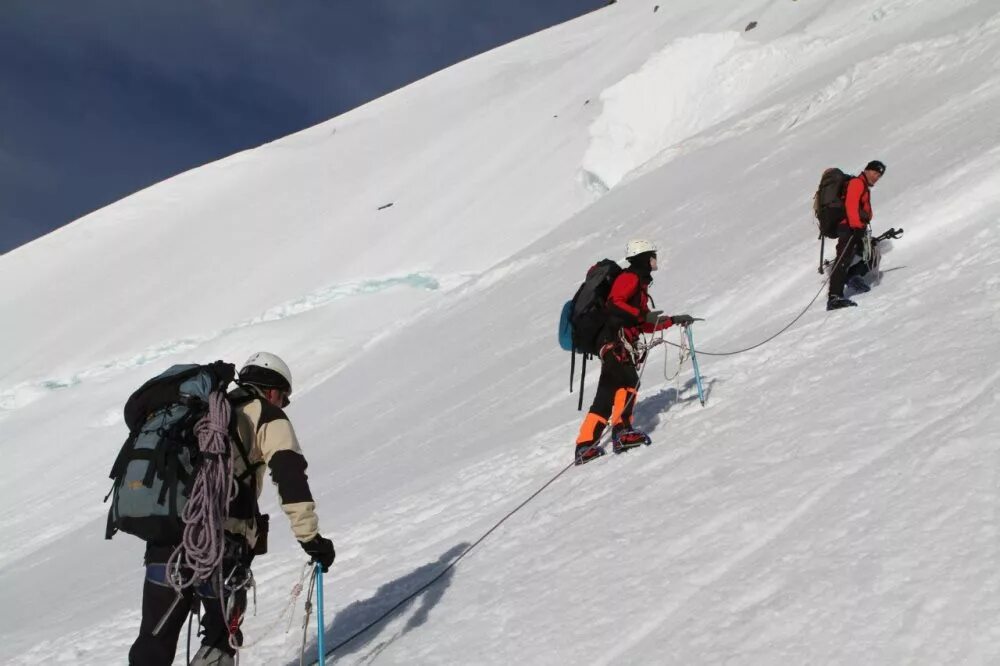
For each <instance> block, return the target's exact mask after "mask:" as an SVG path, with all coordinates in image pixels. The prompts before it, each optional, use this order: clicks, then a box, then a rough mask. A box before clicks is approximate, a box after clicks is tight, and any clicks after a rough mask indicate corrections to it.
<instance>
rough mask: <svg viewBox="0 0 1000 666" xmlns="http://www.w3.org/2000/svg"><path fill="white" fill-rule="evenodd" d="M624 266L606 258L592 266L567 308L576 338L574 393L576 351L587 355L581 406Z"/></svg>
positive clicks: (573, 346) (572, 337) (571, 335)
mask: <svg viewBox="0 0 1000 666" xmlns="http://www.w3.org/2000/svg"><path fill="white" fill-rule="evenodd" d="M621 272H622V268H621V266H619V265H618V262H616V261H612V260H611V259H602V260H600V261H598V262H597V263H596V264H594V265H593V266H591V267H590V270H588V271H587V277H586V279H585V280H584V281H583V284H581V285H580V288H579V289H577V290H576V294H575V295H574V296H573V300H571V301H569V302H568V303H566V306H565V307H564V313H565V318H566V319H567V320H568V329H569V330H568V334H569V339H570V340H571V341H572V344H571V349H570V351H571V352H572V356H571V357H570V370H569V390H570V393H572V392H573V373H574V370H575V366H576V354H577V353H580V354H582V355H583V367H582V368H581V370H580V403H579V405H578V407H577V408H578V409H580V410H582V409H583V382H584V379H585V378H586V375H587V357H588V356H592V355H594V354H596V353H597V352H598V344H599V338H600V334H601V329H603V328H604V325H605V324H606V323H607V321H608V310H607V301H608V295H609V294H610V293H611V285H612V284H613V283H614V281H615V278H617V277H618V276H619V275H621ZM564 326H565V325H564Z"/></svg>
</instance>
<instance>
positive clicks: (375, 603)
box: [287, 543, 469, 666]
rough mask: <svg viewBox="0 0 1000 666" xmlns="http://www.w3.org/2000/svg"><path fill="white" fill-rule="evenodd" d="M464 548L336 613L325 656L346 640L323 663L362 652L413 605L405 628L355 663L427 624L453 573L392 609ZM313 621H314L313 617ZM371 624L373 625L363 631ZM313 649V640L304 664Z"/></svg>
mask: <svg viewBox="0 0 1000 666" xmlns="http://www.w3.org/2000/svg"><path fill="white" fill-rule="evenodd" d="M468 547H469V544H468V543H460V544H458V545H456V546H453V547H451V548H450V549H448V551H446V552H445V553H444V554H443V555H441V557H439V558H438V559H437V560H436V561H434V562H429V563H427V564H424V565H423V566H420V567H418V568H416V569H414V570H413V571H411V572H410V573H408V574H406V575H405V576H402V577H401V578H397V579H396V580H393V581H390V582H388V583H385V584H384V585H382V586H381V587H379V588H378V590H376V592H375V594H373V595H372V596H371V597H369V598H368V599H364V600H362V601H355V602H354V603H352V604H350V605H348V606H346V607H345V608H344V609H343V610H341V611H340V612H339V613H337V615H336V617H334V618H333V622H332V623H331V624H330V625H329V626H328V627H327V629H326V632H325V633H324V645H325V646H326V650H327V652H328V653H329V652H331V650H332V648H333V647H334V646H336V645H338V644H339V643H341V642H343V641H345V640H348V639H350V640H349V641H348V642H347V643H345V644H344V646H343V647H340V648H338V649H337V650H336V653H337V654H332V655H329V656H328V657H327V661H328V662H330V661H333V660H335V659H337V658H338V657H343V656H344V655H347V654H352V653H355V652H357V651H359V650H361V649H362V648H365V647H366V646H368V644H369V643H371V642H372V641H374V640H375V639H376V638H379V637H380V630H379V627H383V628H384V624H385V623H386V622H388V621H391V620H393V619H395V618H398V617H400V616H402V615H403V614H405V613H407V612H409V609H411V608H413V606H414V605H415V604H419V605H418V607H417V608H416V610H414V612H413V613H412V615H410V618H409V619H408V620H407V621H406V624H405V625H404V626H402V627H401V628H399V629H398V630H397V631H396V632H395V633H394V634H393V635H392V636H388V637H385V638H382V640H380V641H379V642H378V643H377V644H376V645H375V646H374V647H373V648H371V649H370V650H368V651H367V653H366V654H365V655H364V656H363V657H361V658H360V659H359V661H361V662H364V661H368V660H370V659H372V658H374V657H376V656H377V655H378V654H379V653H380V652H382V650H384V649H385V648H387V647H388V646H389V645H390V644H391V643H392V642H393V641H395V640H396V639H398V638H400V637H402V636H403V635H404V634H406V633H407V632H409V631H410V630H412V629H416V628H418V627H420V626H421V625H423V624H424V623H425V622H427V618H428V617H429V615H430V612H431V609H432V608H434V606H436V605H437V603H438V602H439V601H440V600H441V597H443V596H444V593H445V590H446V589H447V588H448V586H449V585H450V584H451V579H452V577H453V576H454V574H455V570H454V569H448V570H447V571H446V572H445V573H444V575H441V578H440V579H438V580H435V581H434V583H433V584H431V585H429V586H428V588H427V589H426V590H422V591H421V592H420V593H419V594H416V595H415V596H414V597H413V598H412V599H409V600H407V601H406V603H403V604H401V605H400V606H399V608H395V609H393V606H395V605H397V604H400V602H401V601H402V600H403V599H406V597H407V596H409V595H410V594H413V593H414V592H416V591H417V590H419V589H420V588H421V587H423V586H424V585H427V584H428V583H429V582H430V581H431V580H434V578H435V576H438V575H440V574H441V572H442V571H444V570H445V569H446V568H447V567H448V566H449V565H451V564H452V562H454V561H455V559H456V558H458V557H459V556H460V555H461V554H462V553H464V552H465V551H466V549H468ZM390 609H392V610H390ZM386 612H388V615H387V616H386V617H384V618H381V619H379V618H380V616H381V615H382V614H384V613H386ZM313 617H314V618H315V615H314V616H313ZM313 622H315V620H313ZM372 623H374V625H373V626H371V627H369V628H367V629H366V627H368V625H369V624H372ZM314 626H315V625H314ZM358 631H361V632H362V633H361V634H359V635H358V636H356V637H354V638H350V637H351V636H352V635H353V634H354V633H356V632H358ZM316 648H317V645H316V641H315V640H313V641H312V642H311V643H310V644H309V645H307V646H306V663H316V660H317V650H316ZM298 663H299V660H298V658H297V657H296V659H294V660H293V661H290V662H288V664H287V666H298Z"/></svg>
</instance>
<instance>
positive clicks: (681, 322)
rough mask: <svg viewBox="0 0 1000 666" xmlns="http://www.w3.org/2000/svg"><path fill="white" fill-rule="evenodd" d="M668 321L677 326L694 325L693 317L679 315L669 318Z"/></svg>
mask: <svg viewBox="0 0 1000 666" xmlns="http://www.w3.org/2000/svg"><path fill="white" fill-rule="evenodd" d="M670 321H671V323H673V324H676V325H678V326H687V325H688V324H693V323H694V317H692V316H691V315H686V314H680V315H674V316H672V317H671V318H670Z"/></svg>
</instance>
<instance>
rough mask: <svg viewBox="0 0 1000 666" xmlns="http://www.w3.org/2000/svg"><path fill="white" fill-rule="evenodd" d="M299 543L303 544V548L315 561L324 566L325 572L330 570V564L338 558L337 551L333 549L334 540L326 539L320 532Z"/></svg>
mask: <svg viewBox="0 0 1000 666" xmlns="http://www.w3.org/2000/svg"><path fill="white" fill-rule="evenodd" d="M299 544H300V545H301V546H302V550H304V551H306V553H307V554H308V555H309V556H310V557H311V558H312V561H313V562H316V563H318V564H320V565H322V566H323V573H326V572H327V571H329V570H330V565H332V564H333V561H334V560H335V559H336V558H337V551H335V550H334V549H333V542H332V541H330V540H329V539H324V538H323V537H322V536H320V535H319V534H317V535H316V536H314V537H313V538H312V539H310V540H309V541H300V542H299Z"/></svg>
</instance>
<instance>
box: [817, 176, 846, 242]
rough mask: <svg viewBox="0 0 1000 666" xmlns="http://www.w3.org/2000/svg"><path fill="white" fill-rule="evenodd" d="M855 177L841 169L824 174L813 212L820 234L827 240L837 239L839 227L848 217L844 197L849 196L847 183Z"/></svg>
mask: <svg viewBox="0 0 1000 666" xmlns="http://www.w3.org/2000/svg"><path fill="white" fill-rule="evenodd" d="M852 178H854V176H852V175H850V174H848V173H844V172H843V171H841V170H840V169H837V168H832V169H827V170H826V171H824V172H823V177H822V178H820V181H819V187H818V188H816V194H815V196H813V212H814V213H815V214H816V221H817V222H818V223H819V233H820V234H821V235H822V236H825V237H827V238H836V237H837V231H838V229H837V227H838V226H839V224H840V221H841V220H843V219H844V218H845V217H847V209H846V208H845V207H844V195H845V194H847V183H848V182H849V181H850V180H851V179H852Z"/></svg>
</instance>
